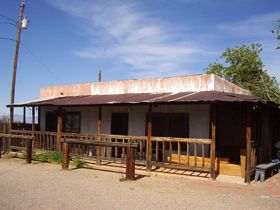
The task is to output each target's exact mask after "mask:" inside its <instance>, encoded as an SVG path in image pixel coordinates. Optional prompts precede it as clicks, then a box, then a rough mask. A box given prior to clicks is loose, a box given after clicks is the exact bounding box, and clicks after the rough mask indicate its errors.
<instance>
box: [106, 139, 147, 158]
mask: <svg viewBox="0 0 280 210" xmlns="http://www.w3.org/2000/svg"><path fill="white" fill-rule="evenodd" d="M101 141H106V142H118V143H138V145H139V147H138V148H137V150H136V158H135V159H136V160H137V161H138V163H139V161H145V160H146V142H147V137H146V136H124V135H105V134H102V135H101ZM101 154H102V155H103V156H104V157H109V158H113V159H123V158H124V154H125V149H124V148H120V147H112V148H108V149H106V150H104V149H103V151H102V153H101Z"/></svg>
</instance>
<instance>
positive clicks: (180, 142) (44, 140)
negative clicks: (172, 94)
mask: <svg viewBox="0 0 280 210" xmlns="http://www.w3.org/2000/svg"><path fill="white" fill-rule="evenodd" d="M12 133H13V134H17V135H32V131H23V130H12ZM34 136H35V140H34V143H33V148H34V149H40V150H47V151H55V150H56V143H57V133H56V132H45V131H35V132H34ZM61 138H62V139H65V138H71V139H79V140H82V139H84V140H90V141H101V142H116V143H137V144H138V145H139V146H138V148H137V150H136V154H135V160H136V163H137V164H142V165H143V164H146V162H147V142H148V141H147V136H124V135H107V134H101V135H100V136H99V138H98V136H97V135H95V134H77V133H62V135H61ZM151 144H152V155H151V163H152V166H163V167H168V168H174V169H186V170H194V171H202V172H209V171H210V168H211V160H210V148H211V147H210V145H211V139H193V138H173V137H152V138H151ZM11 145H12V146H20V147H24V146H25V145H24V142H23V141H20V140H14V141H13V142H12V144H11ZM100 149H101V159H109V160H113V161H114V160H124V159H125V149H124V148H121V147H111V148H105V147H100ZM69 152H70V154H71V155H74V156H81V157H82V156H83V157H96V147H93V146H92V145H86V144H75V143H73V144H71V145H70V146H69Z"/></svg>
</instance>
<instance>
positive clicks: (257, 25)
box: [218, 12, 280, 81]
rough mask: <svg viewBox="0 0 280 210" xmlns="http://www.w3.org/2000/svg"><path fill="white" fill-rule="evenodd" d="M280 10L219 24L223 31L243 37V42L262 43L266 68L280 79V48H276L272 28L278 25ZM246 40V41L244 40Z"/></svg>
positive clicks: (262, 54)
mask: <svg viewBox="0 0 280 210" xmlns="http://www.w3.org/2000/svg"><path fill="white" fill-rule="evenodd" d="M279 18H280V12H272V13H267V14H262V15H257V16H252V17H249V18H247V19H245V20H240V21H235V22H227V23H223V24H220V25H219V26H218V28H219V30H221V31H222V33H225V34H228V35H229V36H231V37H233V39H234V38H236V37H238V38H241V39H242V42H243V43H242V44H250V43H256V42H258V43H260V44H262V48H263V51H262V53H261V57H262V60H263V63H264V64H265V69H267V70H268V72H269V73H270V74H271V75H272V76H275V77H277V79H278V81H280V68H279V67H280V59H279V55H280V50H276V49H275V48H276V46H277V44H278V43H277V41H276V38H275V36H274V35H273V34H272V33H271V30H272V29H273V28H274V27H275V26H276V21H277V20H278V19H279ZM244 40H246V42H244Z"/></svg>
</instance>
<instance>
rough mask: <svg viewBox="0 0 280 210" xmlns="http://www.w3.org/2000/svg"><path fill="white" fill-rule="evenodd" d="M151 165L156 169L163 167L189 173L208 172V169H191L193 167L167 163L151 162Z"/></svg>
mask: <svg viewBox="0 0 280 210" xmlns="http://www.w3.org/2000/svg"><path fill="white" fill-rule="evenodd" d="M152 164H153V165H154V166H157V167H164V168H171V169H179V170H190V171H197V172H210V168H201V167H193V166H186V165H175V164H169V163H159V162H155V161H152Z"/></svg>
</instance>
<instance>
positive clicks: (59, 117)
mask: <svg viewBox="0 0 280 210" xmlns="http://www.w3.org/2000/svg"><path fill="white" fill-rule="evenodd" d="M62 124H63V115H62V110H61V108H58V115H57V139H56V151H57V152H60V151H61V147H60V145H61V144H60V141H61V135H62Z"/></svg>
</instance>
